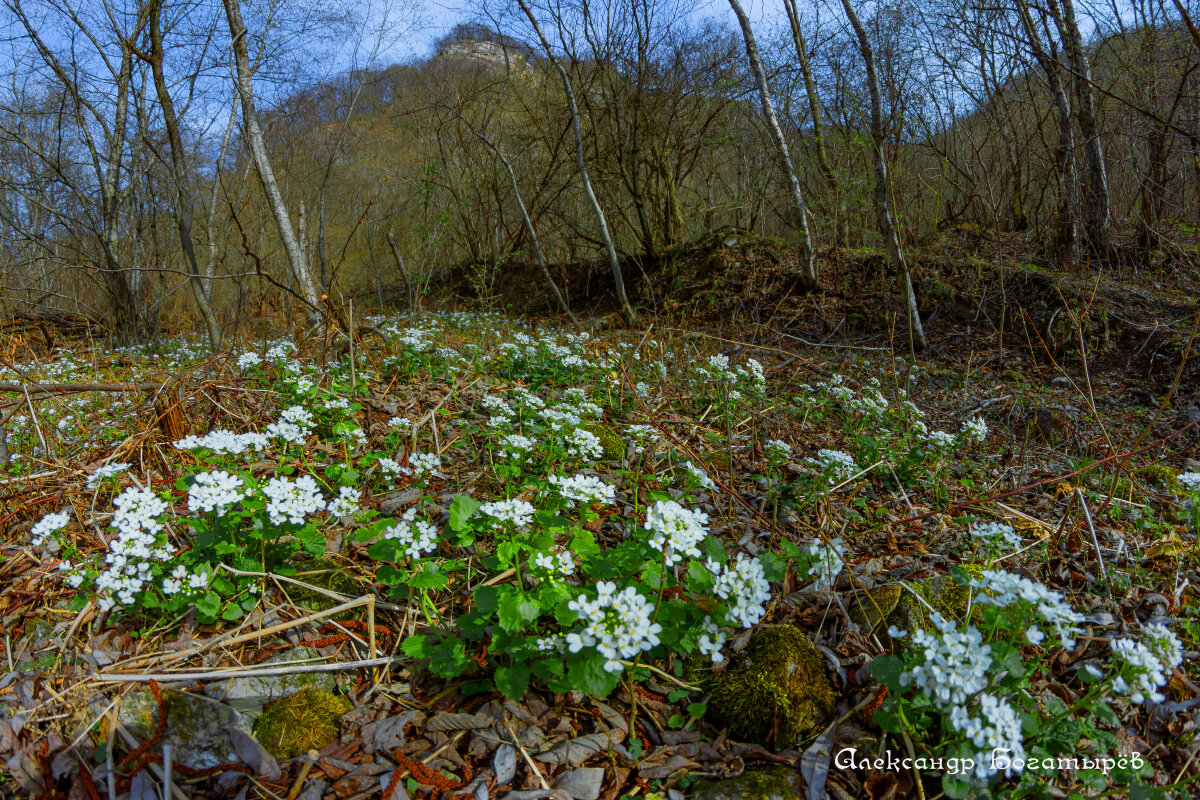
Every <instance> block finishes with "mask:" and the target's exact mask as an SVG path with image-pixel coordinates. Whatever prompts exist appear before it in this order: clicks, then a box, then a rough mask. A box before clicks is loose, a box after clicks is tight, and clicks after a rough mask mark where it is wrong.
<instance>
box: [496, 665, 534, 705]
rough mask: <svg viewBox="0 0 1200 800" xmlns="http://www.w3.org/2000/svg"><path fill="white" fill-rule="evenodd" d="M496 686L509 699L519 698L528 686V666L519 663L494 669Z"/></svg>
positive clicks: (523, 694)
mask: <svg viewBox="0 0 1200 800" xmlns="http://www.w3.org/2000/svg"><path fill="white" fill-rule="evenodd" d="M496 688H497V689H499V690H500V693H501V694H503V695H504V696H505V697H507V698H508V699H509V700H520V699H521V698H522V697H524V696H525V690H526V689H528V688H529V668H528V667H525V666H521V665H517V666H512V667H500V668H499V669H498V670H496Z"/></svg>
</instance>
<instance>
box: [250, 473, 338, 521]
mask: <svg viewBox="0 0 1200 800" xmlns="http://www.w3.org/2000/svg"><path fill="white" fill-rule="evenodd" d="M262 493H263V496H264V497H266V498H267V516H269V517H270V518H271V524H272V525H282V524H283V523H285V522H290V523H292V524H294V525H303V524H304V518H305V517H306V516H307V515H309V514H315V513H317V512H318V511H324V510H325V507H326V504H325V499H324V498H323V497H322V496H321V489H320V487H318V486H317V482H316V481H315V480H313V478H312V476H311V475H301V476H300V477H299V478H297V479H296V480H295V481H292V480H290V479H288V478H284V477H278V478H272V479H271V480H269V481H267V483H266V485H265V486H263V487H262Z"/></svg>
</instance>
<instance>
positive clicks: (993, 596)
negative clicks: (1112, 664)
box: [971, 570, 1083, 650]
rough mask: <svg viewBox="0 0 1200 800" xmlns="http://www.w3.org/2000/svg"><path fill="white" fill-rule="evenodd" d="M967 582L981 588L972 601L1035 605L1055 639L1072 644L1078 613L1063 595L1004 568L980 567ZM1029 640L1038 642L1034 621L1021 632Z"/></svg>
mask: <svg viewBox="0 0 1200 800" xmlns="http://www.w3.org/2000/svg"><path fill="white" fill-rule="evenodd" d="M971 585H972V586H973V587H975V588H977V589H980V590H982V591H983V595H981V596H980V597H979V598H978V599H977V600H976V602H978V603H980V604H981V605H993V606H996V607H997V608H1007V607H1009V606H1012V605H1015V604H1017V603H1022V602H1023V603H1028V604H1029V605H1030V606H1033V607H1034V608H1036V609H1037V613H1038V615H1039V616H1040V617H1041V620H1042V621H1043V622H1044V623H1045V624H1046V625H1048V626H1049V627H1050V628H1052V629H1053V630H1054V632H1055V633H1056V634H1058V637H1059V641H1060V642H1061V644H1062V646H1063V647H1064V648H1066V649H1067V650H1071V649H1073V648H1074V647H1075V640H1074V635H1075V634H1076V633H1078V632H1079V629H1078V628H1077V627H1076V626H1077V625H1078V624H1079V623H1080V622H1081V621H1082V619H1083V618H1082V617H1081V616H1080V614H1079V613H1078V612H1077V611H1075V610H1074V609H1073V608H1071V606H1070V605H1069V604H1068V603H1067V602H1066V600H1065V599H1064V598H1063V595H1062V593H1061V592H1056V591H1053V590H1051V589H1047V588H1046V587H1045V586H1044V585H1043V584H1040V583H1038V582H1037V581H1031V580H1029V579H1028V578H1022V577H1021V576H1020V575H1014V574H1012V573H1011V572H1005V571H1004V570H984V571H983V575H982V576H981V577H980V578H979V579H977V580H973V581H971ZM1025 636H1026V639H1028V641H1029V643H1030V644H1040V643H1041V641H1042V638H1043V637H1042V632H1041V631H1040V630H1039V629H1038V628H1037V627H1036V625H1033V626H1030V629H1029V630H1027V631H1026V633H1025Z"/></svg>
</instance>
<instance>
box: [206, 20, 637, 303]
mask: <svg viewBox="0 0 1200 800" xmlns="http://www.w3.org/2000/svg"><path fill="white" fill-rule="evenodd" d="M226 2H229V0H226ZM517 4H518V5H520V6H521V10H522V11H524V12H525V16H526V17H527V18H528V19H529V22H530V24H531V25H533V30H534V31H535V32H536V33H537V36H538V39H539V40H540V41H541V43H542V48H543V49H544V50H545V51H546V58H548V59H550V62H551V63H552V64H554V66H555V68H556V69H557V70H558V75H559V77H560V78H561V79H562V85H563V94H565V95H566V97H567V107H568V108H569V110H570V112H571V127H572V128H573V129H574V132H575V160H576V162H577V164H578V166H579V178H580V180H581V181H582V183H583V193H584V194H585V195H586V196H587V200H588V204H589V205H591V207H592V211H593V212H595V214H596V223H597V226H598V227H599V229H600V237H601V238H602V239H603V240H604V247H605V249H606V250H607V251H608V262H609V267H610V268H611V269H612V276H613V283H614V284H615V286H616V290H617V301H618V302H619V303H620V304H621V311H622V313H623V314H624V315H625V321H626V322H628V323H629V324H630V325H637V322H638V320H637V314H635V313H633V306H631V305H629V298H628V297H627V296H626V295H625V278H624V276H623V275H622V274H621V261H620V259H619V258H618V257H617V248H616V245H614V244H613V240H612V236H611V235H610V234H609V232H608V221H607V220H606V219H605V217H604V209H602V208H601V207H600V201H599V200H597V199H596V193H595V192H594V191H592V181H591V179H590V178H589V177H588V170H587V162H586V161H585V160H584V157H583V131H582V129H581V128H580V125H579V107H578V106H577V105H576V104H575V92H574V90H573V89H572V88H571V78H570V76H568V75H567V70H566V69H565V68H564V67H563V65H562V64H561V63H560V62H559V60H558V58H557V57H556V56H555V55H554V50H553V49H552V48H551V47H550V40H549V39H547V38H546V34H544V33H542V26H541V25H539V24H538V21H537V17H535V16H534V15H533V9H531V8H530V7H529V3H527V2H526V0H517Z"/></svg>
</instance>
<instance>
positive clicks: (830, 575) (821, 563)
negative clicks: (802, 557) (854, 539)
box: [808, 538, 846, 589]
mask: <svg viewBox="0 0 1200 800" xmlns="http://www.w3.org/2000/svg"><path fill="white" fill-rule="evenodd" d="M808 554H809V555H810V556H813V558H814V560H813V564H812V566H811V567H809V570H808V575H809V577H811V578H816V588H817V589H832V588H833V582H834V581H835V580H836V579H837V576H838V573H839V572H841V571H842V567H843V566H845V563H846V545H845V543H843V542H842V540H841V539H840V538H838V539H830V540H829V542H822V541H821V540H820V539H813V540H812V541H811V542H809V543H808Z"/></svg>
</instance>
